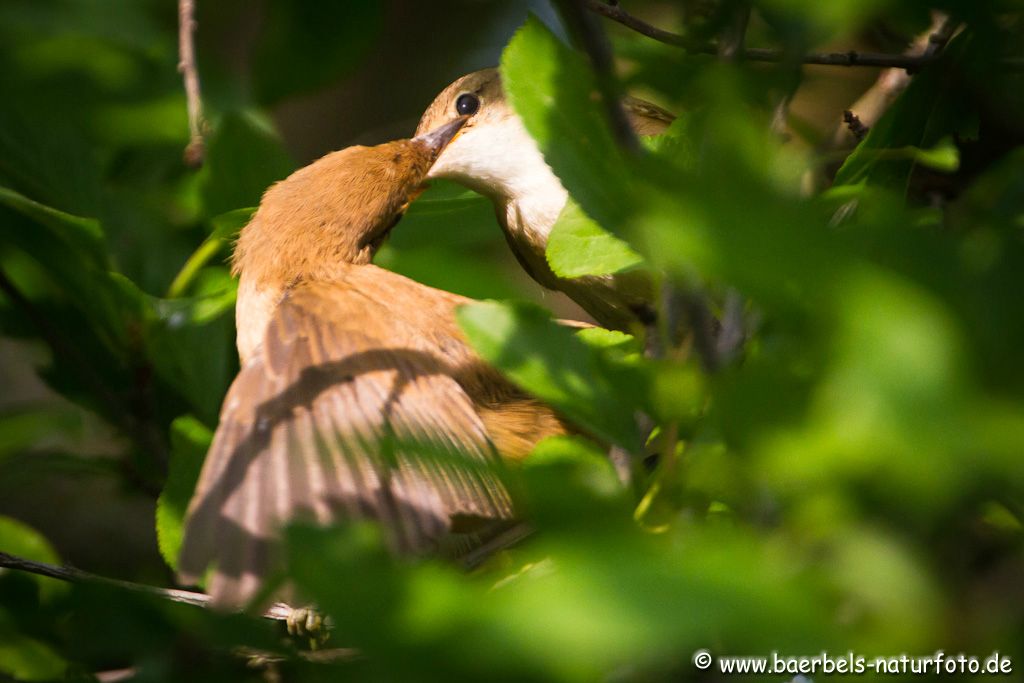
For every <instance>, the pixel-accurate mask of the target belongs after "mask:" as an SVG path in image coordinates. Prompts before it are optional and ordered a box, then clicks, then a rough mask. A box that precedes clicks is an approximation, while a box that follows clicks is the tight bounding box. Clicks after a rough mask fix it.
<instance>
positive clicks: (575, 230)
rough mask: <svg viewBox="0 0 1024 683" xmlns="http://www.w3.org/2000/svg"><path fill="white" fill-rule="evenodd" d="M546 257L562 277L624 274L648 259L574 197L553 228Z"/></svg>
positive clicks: (568, 202) (555, 271) (552, 267)
mask: <svg viewBox="0 0 1024 683" xmlns="http://www.w3.org/2000/svg"><path fill="white" fill-rule="evenodd" d="M546 256H547V259H548V264H549V265H550V266H551V270H553V271H554V273H555V275H558V276H559V277H581V276H583V275H607V274H610V273H620V272H622V271H625V270H632V269H633V268H637V267H638V266H641V265H642V264H643V262H644V260H643V257H642V256H640V254H638V253H636V251H634V250H633V248H632V247H630V246H629V244H627V243H626V242H625V241H623V240H621V239H619V238H618V237H616V236H615V235H613V234H611V233H610V232H608V231H607V230H605V229H604V228H602V227H601V226H600V225H598V224H597V223H595V222H594V221H592V220H591V219H590V218H589V217H588V216H587V215H586V214H585V213H583V211H582V210H581V209H580V207H579V205H578V204H576V202H574V201H572V200H571V199H570V200H569V201H567V202H566V204H565V208H563V209H562V213H561V215H559V217H558V221H557V222H556V223H555V225H554V226H553V227H552V228H551V235H550V236H549V237H548V246H547V253H546Z"/></svg>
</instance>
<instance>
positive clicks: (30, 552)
mask: <svg viewBox="0 0 1024 683" xmlns="http://www.w3.org/2000/svg"><path fill="white" fill-rule="evenodd" d="M0 551H3V552H5V553H7V554H8V555H14V556H15V557H20V558H22V559H25V560H34V561H35V562H45V563H46V564H60V557H59V556H58V555H57V551H56V550H54V549H53V546H52V545H50V542H49V541H48V540H46V537H44V536H43V535H42V534H41V533H39V532H38V531H36V530H35V529H33V528H32V527H30V526H29V525H27V524H25V523H23V522H19V521H18V520H16V519H14V518H12V517H5V516H3V515H0ZM4 571H5V570H4V569H0V574H2V573H3V572H4ZM32 579H33V580H34V581H35V582H36V583H37V584H38V585H39V593H40V597H42V598H43V599H44V600H48V599H50V598H52V597H54V596H56V595H59V594H62V593H65V592H67V588H68V587H67V584H64V583H62V582H60V581H58V580H57V579H50V578H47V577H45V576H37V575H34V574H33V575H32Z"/></svg>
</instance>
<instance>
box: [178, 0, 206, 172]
mask: <svg viewBox="0 0 1024 683" xmlns="http://www.w3.org/2000/svg"><path fill="white" fill-rule="evenodd" d="M195 28H196V21H195V1H194V0H178V71H180V72H181V74H182V77H183V79H184V81H185V99H186V102H187V105H188V131H189V140H188V146H187V147H185V163H186V164H187V165H188V166H189V167H191V168H198V167H199V166H202V165H203V158H204V157H205V156H206V147H205V144H204V142H203V128H204V127H205V123H204V121H203V100H202V96H201V94H200V89H199V72H198V71H197V69H196V48H195V42H194V40H193V32H194V31H195Z"/></svg>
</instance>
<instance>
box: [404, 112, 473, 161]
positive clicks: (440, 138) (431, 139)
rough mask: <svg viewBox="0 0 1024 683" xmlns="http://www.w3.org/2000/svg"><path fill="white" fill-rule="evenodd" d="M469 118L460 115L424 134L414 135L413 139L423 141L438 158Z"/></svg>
mask: <svg viewBox="0 0 1024 683" xmlns="http://www.w3.org/2000/svg"><path fill="white" fill-rule="evenodd" d="M468 120H469V117H468V116H460V117H458V118H456V119H453V120H451V121H449V122H448V123H446V124H444V125H443V126H438V127H437V128H435V129H434V130H432V131H430V132H429V133H424V134H423V135H418V136H416V137H414V138H413V140H416V141H417V142H422V143H423V144H424V145H426V146H427V149H429V150H430V151H431V152H433V153H434V157H435V158H436V157H437V156H438V155H439V154H441V152H442V151H444V148H445V147H447V146H448V143H450V142H451V141H452V140H454V139H455V138H456V137H457V136H458V134H459V131H461V130H462V126H464V125H465V124H466V121H468Z"/></svg>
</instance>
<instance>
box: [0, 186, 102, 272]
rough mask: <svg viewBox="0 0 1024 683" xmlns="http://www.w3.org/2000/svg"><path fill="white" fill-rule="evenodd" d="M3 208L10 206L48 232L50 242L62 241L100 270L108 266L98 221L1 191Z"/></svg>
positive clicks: (6, 190) (9, 190) (8, 191)
mask: <svg viewBox="0 0 1024 683" xmlns="http://www.w3.org/2000/svg"><path fill="white" fill-rule="evenodd" d="M0 204H3V205H4V206H8V207H10V208H12V209H14V210H15V211H17V212H18V213H20V214H22V215H23V216H25V217H26V218H29V219H31V220H32V221H33V222H34V223H36V224H37V225H39V226H41V227H44V228H46V229H47V231H48V233H49V237H50V239H54V240H60V241H61V242H63V243H65V244H66V245H67V246H68V247H70V248H72V249H74V250H75V251H76V252H77V253H80V254H83V255H84V256H86V258H88V259H89V260H90V261H91V262H92V263H94V264H95V265H97V266H106V265H107V249H106V244H104V240H103V230H102V228H100V224H99V221H97V220H96V219H95V218H83V217H81V216H73V215H71V214H69V213H65V212H63V211H59V210H58V209H54V208H51V207H49V206H45V205H43V204H40V203H39V202H36V201H33V200H31V199H29V198H28V197H26V196H25V195H23V194H21V193H19V192H15V191H14V190H11V189H8V188H6V187H0Z"/></svg>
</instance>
